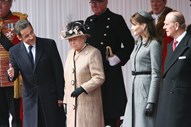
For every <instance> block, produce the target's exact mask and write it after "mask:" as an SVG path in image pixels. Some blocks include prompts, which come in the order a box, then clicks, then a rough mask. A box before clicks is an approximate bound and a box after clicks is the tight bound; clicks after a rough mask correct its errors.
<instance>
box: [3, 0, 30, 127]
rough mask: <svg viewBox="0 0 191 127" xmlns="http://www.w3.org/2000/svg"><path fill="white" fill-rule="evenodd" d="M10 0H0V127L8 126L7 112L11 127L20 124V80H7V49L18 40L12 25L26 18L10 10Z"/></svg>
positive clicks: (19, 126) (17, 126) (18, 126)
mask: <svg viewBox="0 0 191 127" xmlns="http://www.w3.org/2000/svg"><path fill="white" fill-rule="evenodd" d="M12 2H13V1H12V0H0V127H9V114H11V115H12V121H11V124H12V127H21V126H22V124H21V120H20V118H19V117H20V97H21V84H22V82H21V80H20V79H19V78H18V79H17V80H16V81H15V82H14V83H13V82H8V80H7V78H6V71H7V68H8V63H9V52H8V51H9V49H10V48H11V47H12V46H13V45H16V44H17V43H18V42H19V40H18V38H17V37H16V34H15V32H14V25H15V23H16V22H17V21H18V20H19V19H26V18H27V15H26V14H22V13H18V12H12V11H11V10H10V8H11V6H12ZM14 84H15V85H14ZM14 90H15V92H14Z"/></svg>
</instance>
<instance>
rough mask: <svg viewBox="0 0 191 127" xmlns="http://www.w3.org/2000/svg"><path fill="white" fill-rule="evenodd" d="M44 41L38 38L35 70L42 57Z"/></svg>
mask: <svg viewBox="0 0 191 127" xmlns="http://www.w3.org/2000/svg"><path fill="white" fill-rule="evenodd" d="M42 47H43V46H42V43H41V42H40V41H39V39H38V38H37V39H36V57H35V65H34V70H35V69H36V66H37V64H38V61H39V59H40V56H41V55H42V49H43V48H42Z"/></svg>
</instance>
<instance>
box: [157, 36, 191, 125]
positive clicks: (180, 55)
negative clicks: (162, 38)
mask: <svg viewBox="0 0 191 127" xmlns="http://www.w3.org/2000/svg"><path fill="white" fill-rule="evenodd" d="M164 69H165V70H164V75H163V86H162V89H161V92H160V97H159V107H158V112H157V118H156V126H155V127H190V126H191V108H190V107H191V80H190V78H191V36H190V35H189V34H188V33H187V34H186V35H185V36H184V37H183V39H182V40H181V42H180V43H179V45H178V46H177V47H176V49H175V51H174V52H173V51H172V42H171V44H170V45H169V46H168V54H167V58H166V62H165V68H164Z"/></svg>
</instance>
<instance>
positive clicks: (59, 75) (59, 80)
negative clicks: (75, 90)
mask: <svg viewBox="0 0 191 127" xmlns="http://www.w3.org/2000/svg"><path fill="white" fill-rule="evenodd" d="M51 48H52V49H51V50H50V51H51V52H52V53H51V55H52V56H51V57H52V67H53V73H54V76H55V78H56V88H57V96H58V100H63V96H64V85H65V83H64V76H63V65H62V61H61V58H60V55H59V52H58V49H57V47H56V43H55V41H53V43H52V46H51Z"/></svg>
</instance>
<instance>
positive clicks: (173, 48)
mask: <svg viewBox="0 0 191 127" xmlns="http://www.w3.org/2000/svg"><path fill="white" fill-rule="evenodd" d="M177 43H178V41H177V40H174V42H173V44H172V50H173V51H174V50H175V49H176V44H177Z"/></svg>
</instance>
